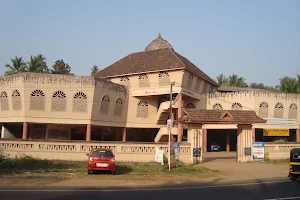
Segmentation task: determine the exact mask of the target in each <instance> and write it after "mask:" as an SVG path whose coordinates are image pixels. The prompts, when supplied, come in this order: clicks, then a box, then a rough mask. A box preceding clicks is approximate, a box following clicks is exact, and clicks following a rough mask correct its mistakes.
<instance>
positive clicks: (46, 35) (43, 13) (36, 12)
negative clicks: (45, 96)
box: [0, 0, 300, 85]
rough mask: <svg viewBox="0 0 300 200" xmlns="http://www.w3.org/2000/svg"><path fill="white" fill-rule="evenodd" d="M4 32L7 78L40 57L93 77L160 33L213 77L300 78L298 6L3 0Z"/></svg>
mask: <svg viewBox="0 0 300 200" xmlns="http://www.w3.org/2000/svg"><path fill="white" fill-rule="evenodd" d="M0 27H1V29H0V30H1V32H0V36H1V37H0V66H1V67H0V74H3V73H4V71H5V70H6V69H5V67H4V65H5V63H9V62H10V58H13V57H15V56H18V57H21V56H22V57H23V58H24V59H25V60H29V58H30V55H36V54H38V53H41V54H43V55H44V56H45V57H46V58H47V63H48V66H49V67H51V66H52V65H53V63H54V62H55V61H56V60H57V59H63V60H64V61H65V62H66V63H69V64H70V66H71V67H72V72H73V73H75V74H76V75H89V73H90V68H91V67H92V66H93V65H94V64H95V65H98V66H99V68H100V69H102V68H104V67H107V66H108V65H110V64H112V63H114V62H115V61H117V60H119V59H121V58H122V57H124V56H126V55H128V54H130V53H132V52H139V51H143V50H144V48H145V47H146V46H147V44H148V43H150V42H151V41H152V40H153V39H155V38H156V37H157V35H158V33H159V32H161V34H162V36H163V38H164V39H166V40H168V41H169V42H170V43H171V44H172V45H173V47H174V49H175V51H176V52H178V53H180V54H181V55H183V56H185V57H187V58H188V59H189V60H190V61H192V62H193V63H194V64H196V65H197V66H198V67H199V68H201V69H202V70H203V71H204V72H205V73H207V74H208V75H209V76H211V77H212V78H214V79H215V77H216V76H217V75H219V74H221V73H224V74H225V75H226V76H229V75H231V74H232V73H235V74H238V75H239V76H242V77H244V78H245V79H246V82H248V83H251V82H262V83H264V84H266V85H276V84H279V78H281V77H283V76H292V77H296V74H300V1H299V0H285V1H284V0H263V1H261V0H257V1H256V0H252V1H246V0H244V1H242V0H240V1H238V0H235V1H234V0H218V1H217V0H207V1H202V0H194V1H189V0H186V1H182V0H181V1H177V0H160V1H159V0H151V1H146V0H126V1H125V0H119V1H117V0H115V1H102V0H43V1H41V0H0Z"/></svg>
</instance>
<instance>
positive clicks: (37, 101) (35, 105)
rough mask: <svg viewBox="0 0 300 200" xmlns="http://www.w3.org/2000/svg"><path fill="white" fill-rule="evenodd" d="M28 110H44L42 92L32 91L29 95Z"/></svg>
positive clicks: (43, 95)
mask: <svg viewBox="0 0 300 200" xmlns="http://www.w3.org/2000/svg"><path fill="white" fill-rule="evenodd" d="M29 107H30V110H35V111H44V110H45V94H44V92H43V91H42V90H34V91H33V92H31V95H30V106H29Z"/></svg>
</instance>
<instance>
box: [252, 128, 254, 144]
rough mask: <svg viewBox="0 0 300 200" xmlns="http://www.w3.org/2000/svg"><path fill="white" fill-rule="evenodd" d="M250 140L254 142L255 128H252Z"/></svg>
mask: <svg viewBox="0 0 300 200" xmlns="http://www.w3.org/2000/svg"><path fill="white" fill-rule="evenodd" d="M252 142H255V128H252Z"/></svg>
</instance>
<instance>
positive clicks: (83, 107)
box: [72, 92, 87, 113]
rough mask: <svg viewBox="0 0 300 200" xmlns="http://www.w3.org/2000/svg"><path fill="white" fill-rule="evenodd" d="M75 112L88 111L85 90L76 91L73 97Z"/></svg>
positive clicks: (73, 109)
mask: <svg viewBox="0 0 300 200" xmlns="http://www.w3.org/2000/svg"><path fill="white" fill-rule="evenodd" d="M72 111H73V112H81V113H84V112H87V95H86V94H84V93H83V92H77V93H75V95H74V97H73V106H72Z"/></svg>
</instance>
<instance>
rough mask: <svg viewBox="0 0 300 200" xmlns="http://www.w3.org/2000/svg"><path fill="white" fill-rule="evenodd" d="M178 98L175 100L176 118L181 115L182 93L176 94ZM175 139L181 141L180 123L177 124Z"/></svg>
mask: <svg viewBox="0 0 300 200" xmlns="http://www.w3.org/2000/svg"><path fill="white" fill-rule="evenodd" d="M178 95H179V97H178V100H177V104H178V113H177V119H178V118H180V117H182V105H183V103H182V94H178ZM177 141H178V142H181V141H182V124H178V125H177Z"/></svg>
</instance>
